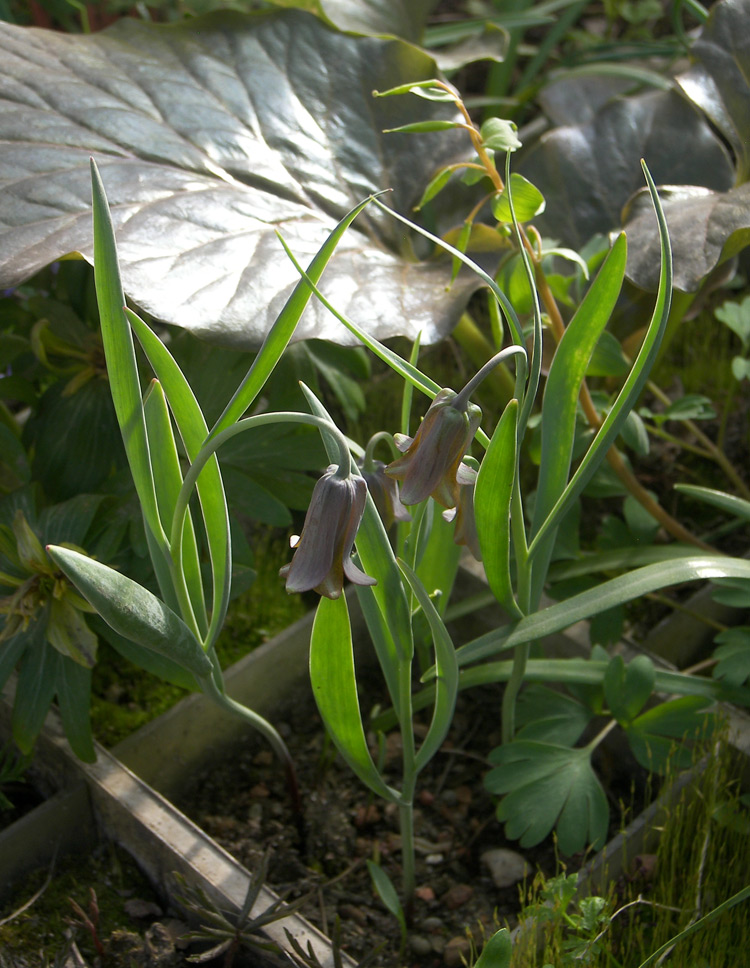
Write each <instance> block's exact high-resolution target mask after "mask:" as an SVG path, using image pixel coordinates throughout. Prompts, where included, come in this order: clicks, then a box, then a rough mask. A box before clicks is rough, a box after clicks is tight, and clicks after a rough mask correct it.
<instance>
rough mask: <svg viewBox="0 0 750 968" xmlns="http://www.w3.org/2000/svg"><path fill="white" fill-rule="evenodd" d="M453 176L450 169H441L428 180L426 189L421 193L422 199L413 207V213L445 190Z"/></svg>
mask: <svg viewBox="0 0 750 968" xmlns="http://www.w3.org/2000/svg"><path fill="white" fill-rule="evenodd" d="M452 174H453V169H452V168H442V169H441V170H440V171H439V172H438V173H437V175H435V176H434V177H433V178H431V179H430V180H429V182H428V183H427V187H426V188H425V190H424V191H423V192H422V197H421V198H420V199H419V201H418V202H417V204H416V205H415V206H414V211H415V212H419V211H420V210H421V209H422V207H423V206H424V205H426V204H427V203H428V202H430V201H432V199H433V198H435V196H436V195H439V194H440V192H442V190H443V189H444V188H445V186H446V185H447V184H448V182H449V181H450V180H451V175H452Z"/></svg>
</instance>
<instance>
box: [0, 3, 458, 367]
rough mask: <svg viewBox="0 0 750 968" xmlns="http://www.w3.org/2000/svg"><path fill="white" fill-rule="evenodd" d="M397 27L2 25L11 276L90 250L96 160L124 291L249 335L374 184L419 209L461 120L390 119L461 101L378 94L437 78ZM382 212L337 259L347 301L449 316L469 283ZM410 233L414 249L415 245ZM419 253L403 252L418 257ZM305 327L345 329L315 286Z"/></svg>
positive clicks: (3, 228) (403, 206) (333, 279)
mask: <svg viewBox="0 0 750 968" xmlns="http://www.w3.org/2000/svg"><path fill="white" fill-rule="evenodd" d="M436 70H437V69H436V66H435V62H434V61H433V60H432V59H431V58H430V57H429V56H428V55H427V54H425V53H424V52H423V51H421V50H419V49H418V48H416V47H413V46H411V45H410V44H407V43H405V42H404V41H401V40H395V39H382V38H378V37H354V36H348V35H345V34H342V33H339V32H337V31H335V30H332V29H330V28H328V27H327V26H326V25H325V24H324V23H323V22H322V21H321V20H319V19H318V18H317V17H314V16H312V15H310V14H307V13H304V12H301V11H295V10H279V11H271V12H266V13H259V14H254V15H250V16H243V15H240V14H228V13H224V14H214V15H210V16H208V17H205V18H196V19H193V20H191V21H188V22H185V23H179V24H170V25H166V26H165V25H154V24H149V23H143V22H140V21H136V20H133V19H125V20H121V21H118V22H117V23H115V24H114V25H113V26H112V27H111V28H109V29H108V30H105V31H103V32H101V33H98V34H90V35H67V34H62V33H55V32H52V31H46V30H40V29H35V28H21V27H16V26H13V25H10V24H4V23H3V24H0V287H9V286H14V285H17V284H18V283H20V282H21V281H23V280H24V279H26V278H28V277H29V276H30V275H32V274H33V273H34V272H35V271H37V270H38V269H40V268H41V267H42V266H44V265H46V264H48V263H50V262H52V261H54V260H55V259H58V258H60V257H61V256H63V255H65V254H67V253H72V252H79V253H82V254H83V256H84V257H85V258H87V259H89V260H91V258H92V234H91V203H90V181H89V157H90V156H93V157H94V158H95V160H96V162H97V165H98V167H99V170H100V172H101V177H102V181H103V183H104V187H105V190H106V192H107V197H108V199H109V203H110V206H111V209H112V218H113V222H114V226H115V230H116V234H117V242H118V247H119V257H120V265H121V272H122V280H123V288H124V290H125V293H126V295H127V296H129V297H130V298H131V299H132V300H133V301H134V302H135V303H136V304H137V305H138V306H140V307H141V308H142V309H144V310H145V311H147V312H149V313H150V314H151V315H153V316H155V317H157V318H159V319H162V320H164V321H166V322H171V323H176V324H178V325H180V326H183V327H185V328H186V329H189V330H191V331H193V332H194V333H196V334H199V335H201V336H203V337H206V338H210V339H212V340H215V341H219V342H224V343H226V344H230V345H235V346H242V347H246V348H254V347H257V346H258V345H259V344H260V342H261V340H262V338H263V336H264V335H265V333H266V331H267V330H268V328H269V326H270V324H271V323H272V322H273V320H274V319H275V318H276V316H277V315H278V312H279V310H280V309H281V307H282V306H283V305H284V302H285V301H286V298H287V297H288V295H289V294H290V292H291V290H292V288H293V287H294V285H295V284H296V283H297V282H298V278H299V277H298V275H297V273H296V271H295V269H294V267H293V266H292V265H291V263H290V262H289V260H288V258H287V257H286V256H285V255H284V252H283V249H282V248H281V246H280V243H279V240H278V238H277V235H276V233H277V231H280V232H281V233H282V234H283V235H284V237H285V239H286V241H287V242H288V243H289V245H290V246H291V248H292V250H293V251H294V252H295V254H296V255H297V256H298V257H299V258H300V259H301V260H302V261H303V262H305V261H307V260H309V258H311V257H312V256H313V255H314V254H315V252H316V251H317V250H318V248H319V247H320V245H321V244H322V242H323V241H324V240H325V238H326V237H327V235H328V233H329V232H330V231H331V229H332V228H333V226H334V225H335V223H336V222H337V221H338V220H339V219H340V218H341V217H342V216H343V215H344V213H345V212H347V211H349V210H350V209H351V208H352V207H354V205H355V204H356V203H357V202H359V201H360V200H362V199H363V198H365V197H367V195H368V194H370V193H372V192H374V191H380V190H382V189H389V188H390V189H392V193H391V194H389V195H388V199H389V201H388V204H389V205H392V206H393V207H394V208H395V209H397V210H399V211H404V212H408V211H409V210H410V209H411V207H412V206H413V205H414V204H415V202H416V201H417V200H418V198H419V196H420V195H421V193H422V191H423V189H424V185H425V184H426V183H427V181H428V180H429V177H430V176H431V174H432V173H433V172H434V170H435V169H436V168H437V167H438V166H439V165H441V164H445V163H446V162H448V161H450V160H451V159H453V158H455V157H457V156H458V155H459V154H460V153H464V152H465V151H466V149H467V144H468V143H467V142H466V141H465V139H464V138H463V137H462V135H461V133H459V132H453V131H447V132H446V131H438V132H434V133H428V134H420V135H411V134H410V135H406V134H383V129H385V128H393V127H398V126H399V125H402V124H405V123H409V122H412V121H416V120H423V119H424V118H425V117H430V118H440V119H448V118H451V117H452V114H451V111H452V109H451V108H449V107H447V106H446V105H444V104H439V103H437V102H426V101H424V100H423V99H417V98H385V99H376V98H373V97H372V91H373V90H374V89H379V90H385V89H388V88H390V87H393V86H396V85H398V84H401V83H405V82H407V81H412V80H419V79H423V78H429V77H432V76H434V75H435V73H436ZM403 247H404V234H403V230H402V229H400V228H398V227H397V225H396V223H395V222H394V221H392V220H390V219H389V218H388V216H387V215H385V214H384V213H383V212H382V211H380V210H377V211H376V210H373V212H372V213H370V212H369V211H368V212H367V213H365V214H364V215H363V216H360V217H359V218H358V220H357V222H356V223H355V225H354V226H353V227H352V228H351V229H350V230H349V231H348V232H347V233H346V235H345V236H344V238H343V240H342V241H341V243H340V245H339V247H338V249H337V252H336V256H335V259H334V260H332V263H331V265H330V266H329V268H328V270H327V274H326V292H327V294H328V295H329V296H330V297H331V298H332V300H333V301H334V303H335V304H336V306H337V307H338V308H340V309H341V310H342V311H343V312H345V313H346V314H347V315H349V316H351V317H353V318H354V319H356V320H357V321H358V322H359V323H360V324H361V325H362V326H363V327H364V328H365V329H366V330H368V331H369V332H371V333H375V334H376V335H378V336H379V337H380V338H384V337H387V336H392V335H395V334H397V333H405V334H407V335H413V334H415V333H416V332H417V331H420V330H421V331H422V341H423V342H425V341H431V340H432V341H434V340H436V339H439V338H440V337H441V335H443V334H445V332H447V331H448V329H449V328H450V326H451V325H452V323H453V322H454V321H455V319H456V318H457V316H458V314H459V313H460V311H461V309H462V308H463V305H464V304H465V302H466V299H467V298H468V295H469V292H470V291H471V290H472V289H473V288H474V287H475V286H476V284H477V283H476V280H475V279H474V278H473V277H469V276H467V277H466V280H465V281H463V282H462V279H461V278H459V280H458V282H457V284H456V285H454V286H453V287H452V289H451V290H450V292H446V282H447V281H448V279H449V278H450V268H449V266H448V267H446V266H444V265H442V264H434V263H416V262H415V261H414V260H413V259H411V256H410V254H407V255H408V257H405V256H404V254H403V251H402V250H403ZM407 248H408V247H407ZM410 259H411V261H409V260H410ZM296 335H297V337H298V338H303V337H308V336H311V335H315V336H318V337H321V338H326V339H333V340H336V341H339V342H350V341H351V340H352V337H350V336H349V335H348V333H346V332H345V331H344V329H343V327H342V326H341V325H340V324H339V323H338V322H336V321H335V320H334V319H333V318H332V317H331V316H330V314H329V313H328V312H327V311H326V310H325V309H324V308H323V307H322V306H320V305H319V304H318V303H317V302H316V301H312V302H311V304H310V307H309V308H308V310H307V312H306V314H305V316H304V318H303V320H302V324H301V326H300V328H299V329H298V331H297V334H296Z"/></svg>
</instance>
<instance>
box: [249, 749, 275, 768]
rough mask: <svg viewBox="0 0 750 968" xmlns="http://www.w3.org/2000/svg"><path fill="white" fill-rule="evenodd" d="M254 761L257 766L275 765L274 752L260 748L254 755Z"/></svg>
mask: <svg viewBox="0 0 750 968" xmlns="http://www.w3.org/2000/svg"><path fill="white" fill-rule="evenodd" d="M253 763H254V764H255V765H256V766H272V765H273V753H272V752H271V751H270V750H260V752H258V753H256V754H255V756H254V757H253Z"/></svg>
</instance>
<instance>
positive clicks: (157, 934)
mask: <svg viewBox="0 0 750 968" xmlns="http://www.w3.org/2000/svg"><path fill="white" fill-rule="evenodd" d="M145 941H146V950H147V951H148V958H149V961H148V963H149V966H150V968H172V966H173V965H176V964H177V961H178V958H179V955H178V954H177V950H176V948H175V946H174V941H173V940H172V938H171V937H170V934H169V931H167V929H166V928H165V927H164V925H163V924H161V923H160V922H159V921H155V922H154V923H153V924H152V925H151V927H150V928H149V929H148V931H146V935H145Z"/></svg>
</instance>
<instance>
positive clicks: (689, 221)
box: [625, 10, 750, 292]
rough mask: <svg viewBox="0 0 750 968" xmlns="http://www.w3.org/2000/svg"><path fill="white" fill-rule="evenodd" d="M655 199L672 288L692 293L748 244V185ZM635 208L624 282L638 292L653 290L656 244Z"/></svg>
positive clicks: (678, 191) (645, 217) (673, 191)
mask: <svg viewBox="0 0 750 968" xmlns="http://www.w3.org/2000/svg"><path fill="white" fill-rule="evenodd" d="M748 13H749V14H750V10H749V11H748ZM661 195H662V198H663V200H664V215H665V217H666V219H667V223H668V225H669V234H670V238H671V240H672V255H673V257H674V284H675V288H676V289H680V290H681V291H682V292H695V291H696V290H697V289H698V287H699V286H700V284H701V282H702V281H703V279H704V278H705V277H706V275H707V274H708V273H709V272H711V270H712V269H714V268H715V267H716V266H717V265H719V264H720V263H722V262H725V261H726V260H727V259H731V258H732V256H734V255H737V253H738V252H740V251H742V249H744V248H745V247H746V246H747V245H748V244H750V182H745V184H744V185H739V186H738V187H737V188H733V189H732V190H731V191H728V192H714V191H710V190H709V189H707V188H700V187H697V186H693V187H689V188H687V187H686V188H672V187H670V188H668V189H666V190H664V189H662V190H661ZM640 203H641V199H640V197H639V198H637V199H634V201H633V205H632V206H631V207H630V208H631V210H632V213H633V217H632V220H631V221H628V222H626V225H625V230H626V232H627V236H628V241H629V243H630V257H629V259H628V276H629V277H630V278H631V279H632V280H633V282H635V283H636V285H638V286H640V287H641V288H642V289H655V288H656V285H657V282H658V277H659V264H658V258H659V255H658V240H657V238H656V234H655V232H654V228H653V215H651V218H650V220H649V214H650V213H649V212H647V211H645V206H641V204H640ZM636 212H637V213H638V214H635V213H636ZM654 259H656V260H657V262H656V264H654V261H653V260H654Z"/></svg>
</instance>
